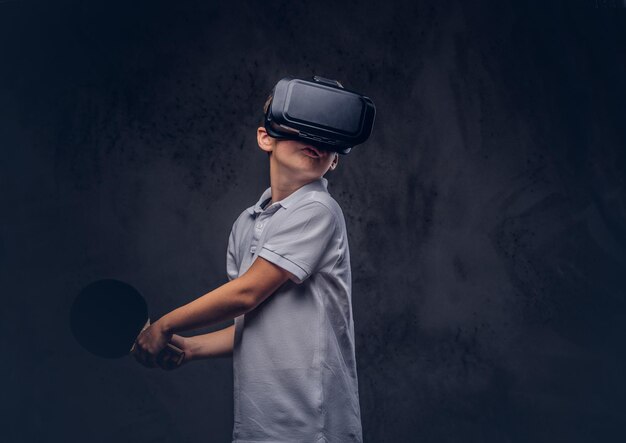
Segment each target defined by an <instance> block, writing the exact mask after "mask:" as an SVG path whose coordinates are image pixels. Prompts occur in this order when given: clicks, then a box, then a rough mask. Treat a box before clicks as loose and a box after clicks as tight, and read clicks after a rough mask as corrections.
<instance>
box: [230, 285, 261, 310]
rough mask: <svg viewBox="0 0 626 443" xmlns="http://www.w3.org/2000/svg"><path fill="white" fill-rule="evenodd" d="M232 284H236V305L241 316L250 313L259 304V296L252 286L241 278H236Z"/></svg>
mask: <svg viewBox="0 0 626 443" xmlns="http://www.w3.org/2000/svg"><path fill="white" fill-rule="evenodd" d="M232 283H236V284H237V296H236V298H237V305H238V307H239V310H241V311H242V313H243V314H245V313H247V312H249V311H252V310H253V309H254V308H256V307H257V306H258V305H259V304H260V303H261V297H260V294H258V289H257V288H255V286H254V285H252V284H250V282H249V281H248V279H245V278H243V276H242V277H239V278H236V279H235V280H233V281H232Z"/></svg>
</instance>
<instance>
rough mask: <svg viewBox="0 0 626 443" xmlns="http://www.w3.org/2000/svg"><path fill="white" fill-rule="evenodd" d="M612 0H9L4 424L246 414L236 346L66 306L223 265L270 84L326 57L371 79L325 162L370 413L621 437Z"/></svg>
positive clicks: (617, 106) (386, 438) (621, 200)
mask: <svg viewBox="0 0 626 443" xmlns="http://www.w3.org/2000/svg"><path fill="white" fill-rule="evenodd" d="M594 5H595V6H597V5H600V6H603V7H601V8H596V7H594ZM607 5H608V3H607V2H594V1H587V2H583V1H581V2H570V1H561V2H557V1H551V2H537V3H536V4H535V3H529V2H523V1H513V2H511V1H493V2H488V1H477V2H461V1H456V2H452V1H443V2H442V1H431V2H428V3H427V2H424V1H419V2H415V1H405V2H403V3H400V2H350V3H348V2H336V3H334V4H328V5H324V4H321V3H319V2H287V1H284V2H270V3H267V2H265V3H261V2H258V3H257V2H252V1H248V2H242V1H230V2H215V3H213V4H212V3H211V2H203V1H196V2H166V1H155V0H153V1H144V0H142V1H137V2H121V1H108V2H105V1H78V0H76V1H67V0H59V1H46V2H35V1H28V0H23V1H20V0H16V1H8V2H0V51H1V52H0V199H1V200H0V203H1V207H2V217H1V222H2V223H1V225H0V279H1V291H2V308H1V310H0V321H1V323H0V337H1V338H0V340H1V342H0V343H1V344H2V354H3V356H4V363H3V364H2V369H1V372H0V373H1V374H2V383H3V387H2V400H1V401H0V417H1V418H0V420H1V421H2V430H1V431H0V440H2V441H7V442H42V441H46V442H111V441H119V442H125V441H133V442H201V441H202V442H229V441H230V435H231V430H232V406H233V405H232V372H231V370H232V361H231V360H230V359H229V358H221V359H216V360H213V361H202V362H197V363H194V364H191V365H189V366H185V367H183V368H181V369H180V370H178V371H174V372H163V371H160V370H149V369H146V368H143V367H142V366H140V365H138V364H137V363H136V362H134V360H132V359H131V358H127V359H125V360H118V361H108V360H100V359H97V358H95V357H91V356H90V355H88V354H86V353H85V352H84V351H82V350H81V349H80V348H79V347H78V346H77V345H76V344H75V342H74V341H73V339H72V337H71V336H70V333H69V327H68V311H69V307H70V305H71V302H72V299H73V297H74V295H75V294H76V292H77V291H78V290H79V289H80V288H81V287H82V286H84V285H85V284H86V283H88V282H90V281H92V280H95V279H99V278H104V277H114V278H120V279H122V280H126V281H129V282H131V283H133V284H134V285H135V286H137V287H138V288H139V289H140V290H141V291H142V292H144V293H145V294H146V296H148V297H149V298H150V300H151V302H152V314H153V316H160V315H162V314H163V313H165V312H167V311H169V310H171V309H173V308H175V307H178V306H180V305H182V304H184V303H186V302H188V301H190V300H192V299H194V298H195V297H198V296H200V295H202V294H204V293H205V292H208V291H209V290H212V289H214V288H216V287H217V286H219V285H220V284H223V283H225V282H226V273H225V254H226V246H227V239H228V233H229V231H230V228H231V225H232V222H233V221H234V220H235V218H236V217H237V216H238V214H239V213H240V212H241V211H242V210H243V209H244V208H245V207H247V206H250V205H251V204H253V203H254V202H256V200H257V199H258V197H259V195H260V194H261V192H262V191H263V190H264V189H265V188H266V187H267V186H269V176H268V164H267V157H266V155H265V154H264V153H262V152H261V151H260V150H259V149H258V147H257V146H256V142H255V129H256V126H257V125H258V123H259V119H260V117H261V115H260V114H261V107H262V104H263V101H264V98H265V96H266V94H267V93H268V91H269V90H270V89H271V87H272V85H273V84H274V83H275V82H276V81H277V80H278V79H279V78H280V77H282V76H285V75H295V76H310V75H313V74H318V75H322V76H326V77H331V78H337V79H339V80H341V81H343V82H344V84H345V85H346V87H349V88H351V89H355V90H359V91H363V92H365V93H366V94H368V95H369V96H370V97H371V98H372V99H373V100H374V101H375V103H376V104H377V107H378V115H377V120H376V124H375V128H374V133H373V136H372V138H371V139H370V141H368V142H367V143H366V144H365V145H363V146H360V147H356V148H355V149H353V151H352V153H351V154H349V155H348V156H344V157H341V158H340V162H339V167H338V169H337V170H336V171H334V172H331V173H329V174H328V175H327V178H328V179H329V182H330V184H329V191H330V192H331V194H332V195H333V196H334V197H335V199H336V200H337V201H338V202H339V203H340V204H341V206H342V208H343V211H344V214H345V216H346V222H347V225H348V230H349V240H350V247H351V255H352V271H353V305H354V316H355V330H356V345H357V350H356V351H357V362H358V371H359V389H360V396H361V408H362V414H363V430H364V436H365V440H366V441H367V442H369V443H376V442H413V441H415V442H418V441H419V442H460V441H463V442H538V441H545V442H548V441H549V442H557V441H558V442H579V441H580V442H599V441H619V440H622V439H624V437H626V431H624V426H623V423H624V420H625V419H626V407H625V406H624V402H625V400H626V382H625V381H624V373H625V371H626V358H625V354H624V345H623V343H622V340H623V338H624V337H625V335H626V334H625V333H626V322H624V316H625V315H626V298H625V295H626V294H625V292H626V277H625V273H624V270H625V265H626V193H625V188H624V186H625V182H624V180H625V177H626V154H625V152H626V129H625V125H624V121H625V117H626V112H625V107H624V102H625V100H626V87H625V86H626V80H625V79H626V66H625V60H626V9H624V8H620V7H618V6H619V5H618V6H616V7H614V8H611V7H609V6H611V5H608V6H607ZM613 6H615V5H613ZM227 325H228V323H226V324H222V325H214V326H212V327H211V328H208V329H206V330H212V329H217V328H221V327H224V326H227Z"/></svg>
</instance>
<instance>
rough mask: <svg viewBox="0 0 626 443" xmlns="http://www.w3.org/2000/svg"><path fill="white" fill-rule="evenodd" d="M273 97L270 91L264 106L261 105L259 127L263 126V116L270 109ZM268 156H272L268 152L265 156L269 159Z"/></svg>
mask: <svg viewBox="0 0 626 443" xmlns="http://www.w3.org/2000/svg"><path fill="white" fill-rule="evenodd" d="M273 97H274V90H272V92H270V93H269V95H268V96H267V98H266V99H265V104H264V105H263V118H262V119H261V126H265V114H267V110H268V109H269V107H270V103H272V98H273ZM270 155H272V153H271V152H268V153H267V156H268V157H269V156H270Z"/></svg>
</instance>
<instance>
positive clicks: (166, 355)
mask: <svg viewBox="0 0 626 443" xmlns="http://www.w3.org/2000/svg"><path fill="white" fill-rule="evenodd" d="M170 343H171V344H173V345H174V346H176V347H177V348H178V349H180V350H182V351H183V352H184V353H185V355H184V357H183V360H182V361H181V362H180V364H176V360H177V359H178V357H176V356H175V355H173V354H172V353H171V352H167V350H164V351H162V352H161V353H160V354H159V355H158V357H157V359H156V363H157V365H158V366H159V367H160V368H161V369H165V370H166V371H171V370H172V369H176V368H179V367H181V366H182V365H184V364H185V363H187V362H189V361H191V360H192V355H191V349H190V346H189V344H188V343H187V339H186V338H185V337H183V336H180V335H176V334H174V335H172V338H171V340H170Z"/></svg>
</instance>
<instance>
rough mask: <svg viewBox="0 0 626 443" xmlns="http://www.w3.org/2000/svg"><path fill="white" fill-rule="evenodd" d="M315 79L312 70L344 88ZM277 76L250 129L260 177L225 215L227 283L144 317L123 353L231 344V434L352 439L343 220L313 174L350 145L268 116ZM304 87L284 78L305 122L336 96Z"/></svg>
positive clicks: (332, 105) (221, 351) (151, 358)
mask: <svg viewBox="0 0 626 443" xmlns="http://www.w3.org/2000/svg"><path fill="white" fill-rule="evenodd" d="M319 79H320V77H314V80H315V81H316V82H318V83H320V84H322V85H324V84H326V85H329V86H332V87H334V88H337V89H338V88H341V89H343V87H342V86H341V84H340V83H338V82H336V85H337V86H334V85H333V84H331V83H329V81H328V80H327V79H322V80H319ZM284 80H285V79H283V80H281V81H284ZM298 82H300V83H298ZM285 85H286V83H285V84H281V83H280V82H279V83H278V84H277V86H275V88H274V90H273V91H272V94H270V96H269V97H268V100H267V101H266V103H265V106H264V115H265V120H264V124H265V125H264V127H263V126H262V127H259V128H258V129H257V142H258V146H259V148H260V149H261V150H263V151H265V152H266V153H267V155H268V156H269V160H270V184H271V185H270V187H269V188H267V189H266V190H265V191H264V192H263V194H262V195H261V197H260V198H259V200H258V201H257V202H256V204H255V205H253V206H250V207H249V208H247V209H246V210H244V211H243V212H242V213H241V214H240V215H239V217H238V218H237V219H236V221H235V222H234V224H233V227H232V230H231V233H230V237H229V244H228V252H227V260H226V267H227V274H228V279H229V282H228V283H226V284H224V285H222V286H220V287H219V288H217V289H215V290H214V291H211V292H209V293H208V294H206V295H204V296H202V297H200V298H198V299H196V300H194V301H192V302H191V303H189V304H187V305H185V306H182V307H180V308H178V309H176V310H174V311H172V312H170V313H168V314H166V315H164V316H163V317H162V318H160V319H159V320H158V321H156V322H155V323H153V324H152V325H151V326H150V327H149V328H148V329H146V330H145V331H143V332H142V333H141V334H140V335H139V337H138V338H137V341H136V350H135V353H134V355H135V357H136V358H137V360H138V361H139V362H140V363H142V364H144V365H145V366H149V367H155V366H160V367H162V368H163V369H172V368H174V367H176V366H174V365H173V363H172V362H173V359H172V358H170V354H168V353H166V352H161V351H162V350H163V348H164V346H165V345H166V344H167V343H168V341H171V342H172V343H173V344H174V345H176V346H178V347H180V348H181V349H182V350H183V351H184V353H185V357H184V360H183V362H188V361H192V360H198V359H203V358H210V357H217V356H227V355H231V354H232V356H233V371H234V406H235V408H234V419H235V420H234V421H235V422H234V429H233V443H247V442H253V441H254V442H311V443H318V442H361V441H362V430H361V416H360V406H359V397H358V382H357V372H356V361H355V347H354V324H353V318H352V300H351V278H352V277H351V269H350V252H349V247H348V238H347V233H346V224H345V220H344V217H343V213H342V210H341V208H340V206H339V204H338V203H337V202H336V201H335V200H334V198H333V197H331V195H330V194H329V192H328V190H327V184H328V181H327V179H326V178H324V177H323V176H324V174H326V172H328V171H329V170H334V169H335V168H336V167H337V164H338V161H339V153H347V152H349V150H350V148H349V147H347V144H344V145H337V144H335V145H329V144H327V143H324V140H325V141H331V139H330V138H328V137H327V138H325V139H324V140H323V141H319V137H318V136H315V137H318V139H317V142H316V143H311V142H310V140H309V139H307V138H302V134H303V133H304V136H305V137H307V136H311V135H310V134H307V133H305V132H304V131H299V132H298V135H293V134H296V132H295V131H294V130H293V128H289V127H288V126H287V125H285V124H282V125H281V124H277V123H276V122H279V123H280V109H277V107H279V106H281V104H280V103H279V104H277V105H272V102H273V101H277V100H278V101H279V102H280V100H283V99H284V98H285V97H287V95H285V94H283V90H284V88H285V87H287V86H285ZM279 86H280V87H279ZM313 86H317V85H316V84H314V83H311V82H307V81H304V80H292V83H290V84H289V87H290V88H292V89H290V91H291V92H290V94H292V96H293V97H292V98H291V102H290V103H289V106H291V108H290V109H291V110H292V114H293V113H294V112H295V110H296V109H298V103H297V100H298V97H299V95H298V94H300V95H301V96H302V100H303V101H302V102H301V103H305V108H307V109H306V110H305V112H306V117H307V118H308V119H309V120H311V119H313V120H315V119H316V118H317V117H315V115H314V113H313V111H315V110H317V111H320V113H319V114H318V117H319V118H317V120H315V121H313V120H311V121H310V122H308V124H309V125H318V126H319V127H320V128H322V123H324V122H322V120H324V119H325V118H327V116H328V115H329V112H330V111H331V110H332V111H333V112H334V111H335V110H336V109H337V105H338V104H339V105H340V108H341V106H344V105H343V103H344V102H342V101H341V100H344V99H343V98H342V97H331V96H328V97H324V96H321V95H318V96H316V95H315V94H324V93H326V92H329V93H331V94H332V93H334V92H336V91H333V90H332V89H328V88H326V89H328V91H326V89H324V91H321V92H320V91H317V90H316V89H315V88H312V87H313ZM294 88H296V89H294ZM297 88H304V89H302V90H299V89H297ZM307 88H308V89H307ZM340 92H341V93H343V91H337V94H339V93H340ZM281 94H282V95H281ZM311 94H313V96H311ZM353 95H354V94H353ZM355 96H356V95H355ZM348 98H349V99H354V97H352V96H350V97H348ZM316 100H319V101H318V102H316ZM328 100H330V101H328ZM333 100H334V101H333ZM336 100H339V102H337V101H336ZM346 100H347V99H346ZM367 100H369V99H367ZM354 103H356V102H354ZM352 104H353V103H352ZM352 104H351V103H348V102H345V109H343V111H345V112H344V113H345V114H347V115H349V116H350V115H356V114H358V113H359V112H360V111H359V110H358V109H356V110H351V109H350V106H352ZM270 106H273V108H272V109H270ZM358 106H361V105H358ZM372 106H373V104H372ZM287 107H288V106H287V105H285V109H287ZM308 108H316V109H308ZM368 112H369V111H368ZM284 115H285V116H286V115H287V114H286V113H285V114H284ZM302 115H303V116H304V115H305V114H302ZM361 115H364V114H363V113H361ZM371 117H372V119H371V121H369V122H367V121H366V122H365V124H366V126H367V125H368V124H369V128H367V127H366V129H365V130H366V131H371V125H372V124H373V116H371ZM272 119H273V122H272V121H271V120H272ZM335 120H336V122H338V125H341V124H342V122H341V121H340V120H337V119H335ZM326 123H328V122H326ZM324 127H328V125H327V124H326V125H325V126H324ZM322 130H326V129H324V128H322ZM359 130H362V129H359ZM280 131H283V132H280ZM270 133H273V134H274V135H276V136H277V137H273V136H272V135H270ZM318 134H325V133H323V132H318ZM283 135H284V136H285V137H284V138H283V137H282V136H283ZM330 135H331V137H336V136H334V135H333V134H330ZM361 135H362V134H361ZM367 136H369V132H368V133H367V134H366V138H367ZM311 137H313V136H311ZM336 138H338V137H336ZM339 141H340V142H343V143H347V142H346V141H345V140H339ZM230 319H234V320H235V322H234V324H233V325H232V326H230V327H228V328H225V329H222V330H220V331H216V332H212V333H209V334H204V335H199V336H194V337H182V336H180V335H176V334H175V333H176V332H181V331H185V330H190V329H194V328H196V327H201V326H206V325H209V324H215V323H219V322H223V321H226V320H230Z"/></svg>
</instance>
